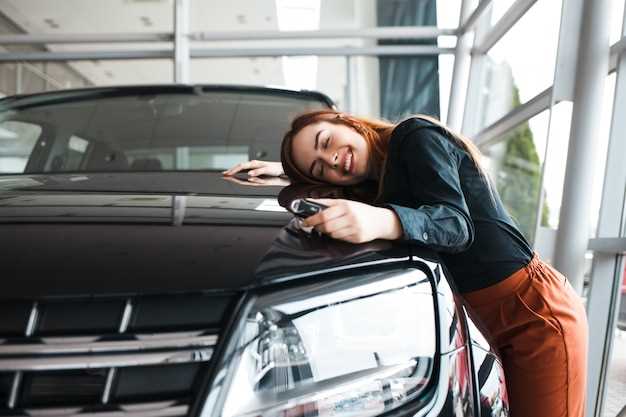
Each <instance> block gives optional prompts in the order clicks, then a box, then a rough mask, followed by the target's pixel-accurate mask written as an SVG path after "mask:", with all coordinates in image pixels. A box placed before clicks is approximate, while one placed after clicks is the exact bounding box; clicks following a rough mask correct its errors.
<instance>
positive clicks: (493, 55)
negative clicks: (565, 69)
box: [474, 0, 561, 131]
mask: <svg viewBox="0 0 626 417" xmlns="http://www.w3.org/2000/svg"><path fill="white" fill-rule="evenodd" d="M501 3H502V2H498V1H496V2H495V4H494V8H495V9H496V10H498V9H499V8H501V6H502V5H501ZM504 3H507V2H504ZM495 6H497V7H495ZM560 14H561V2H560V1H553V0H539V1H537V2H536V3H535V4H534V5H533V6H532V7H531V8H530V9H529V10H528V11H527V12H526V13H525V14H524V15H523V16H522V18H521V19H520V20H519V21H518V22H516V23H515V25H514V26H513V27H512V28H511V29H510V30H509V31H508V32H507V33H506V34H505V35H504V36H503V37H502V38H501V39H500V40H499V41H498V42H497V43H496V44H495V45H494V46H493V47H492V48H491V49H490V50H489V51H488V52H487V54H486V56H485V57H484V59H483V64H482V71H481V72H482V74H480V85H481V88H480V98H479V101H478V103H477V104H478V109H477V111H478V113H479V117H478V120H477V122H476V126H475V127H474V129H475V130H476V131H478V130H480V129H482V128H484V127H486V126H488V125H490V124H491V123H493V122H495V121H496V120H498V119H499V118H501V117H502V116H504V115H505V114H507V113H508V112H510V111H511V110H513V109H514V108H516V107H518V106H519V105H521V104H523V103H526V102H527V101H529V100H530V99H532V98H533V97H535V96H536V95H537V94H539V93H540V92H542V91H543V90H545V89H546V88H548V87H550V86H551V85H552V81H553V79H554V68H555V63H556V51H557V43H558V35H559V23H560ZM478 41H479V42H480V39H479V40H478Z"/></svg>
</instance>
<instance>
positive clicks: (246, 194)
mask: <svg viewBox="0 0 626 417" xmlns="http://www.w3.org/2000/svg"><path fill="white" fill-rule="evenodd" d="M139 190H141V192H140V191H139ZM279 190H280V187H252V186H246V185H240V184H236V183H233V182H230V181H226V180H224V179H223V178H222V177H221V175H220V174H218V173H210V172H205V173H166V174H165V173H137V174H123V173H109V174H76V175H69V174H68V175H32V176H3V177H0V246H1V247H2V248H3V249H2V251H1V254H0V262H2V265H3V278H4V279H3V287H4V288H3V291H2V292H0V294H1V295H0V297H3V298H31V297H47V296H57V295H95V294H98V295H102V294H147V293H154V294H158V293H172V292H187V291H231V290H238V289H243V288H249V287H253V286H259V285H266V284H268V283H274V282H276V281H284V280H288V279H295V278H299V277H303V276H306V275H312V274H315V273H320V272H323V271H336V270H337V269H345V268H346V267H354V266H358V265H369V264H371V263H376V262H381V261H384V262H390V261H391V262H393V261H396V260H397V261H402V260H406V259H407V257H408V255H409V248H408V247H406V246H404V245H399V244H392V243H391V242H388V241H375V242H371V243H368V244H363V245H353V244H349V243H345V242H339V241H335V240H332V239H330V238H327V237H324V236H316V235H310V234H307V233H304V232H302V231H301V230H299V228H298V227H297V224H296V221H295V219H294V218H293V216H292V215H291V214H290V213H288V212H287V211H285V210H284V209H283V208H282V207H280V206H279V205H278V203H277V195H278V191H279Z"/></svg>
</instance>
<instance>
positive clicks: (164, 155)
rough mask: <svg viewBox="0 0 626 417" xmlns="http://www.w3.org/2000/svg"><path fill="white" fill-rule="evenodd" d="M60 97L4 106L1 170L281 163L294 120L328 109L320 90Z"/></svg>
mask: <svg viewBox="0 0 626 417" xmlns="http://www.w3.org/2000/svg"><path fill="white" fill-rule="evenodd" d="M154 90H155V91H158V89H154ZM59 97H61V99H60V98H59ZM62 98H63V95H58V96H55V97H54V99H53V100H45V99H42V100H40V102H39V103H37V102H35V103H34V104H33V102H32V100H30V102H29V103H28V105H25V104H23V103H22V104H20V103H21V102H20V99H17V100H14V101H13V102H11V101H9V102H8V103H9V104H8V105H4V106H0V109H1V110H0V174H21V173H28V174H33V173H47V172H111V171H115V172H124V171H181V170H182V171H185V170H223V169H227V168H229V167H231V166H233V165H234V164H236V163H239V162H242V161H247V160H249V159H265V160H279V159H280V155H279V148H280V141H281V139H282V136H283V134H284V133H285V131H286V130H287V129H288V127H289V123H290V121H291V119H292V118H293V117H294V116H295V115H297V114H299V113H303V112H305V111H309V110H314V109H319V108H323V107H328V104H327V103H326V102H324V101H322V100H321V99H320V98H318V97H316V96H314V95H306V94H296V93H289V94H287V93H285V92H280V91H278V90H270V89H268V90H267V91H262V90H261V91H250V92H247V91H245V90H236V91H208V92H207V91H201V92H200V93H197V92H196V93H188V94H186V93H185V92H174V93H172V92H168V93H156V94H155V93H152V92H151V93H149V94H148V93H146V89H144V90H142V93H140V94H127V95H120V94H119V92H118V94H116V95H115V96H112V95H109V96H107V95H103V94H80V95H71V94H68V98H67V99H66V100H63V99H62ZM22 101H26V100H22ZM5 103H6V102H5ZM3 104H4V103H3Z"/></svg>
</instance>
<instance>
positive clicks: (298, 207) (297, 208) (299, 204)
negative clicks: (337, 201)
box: [289, 198, 328, 219]
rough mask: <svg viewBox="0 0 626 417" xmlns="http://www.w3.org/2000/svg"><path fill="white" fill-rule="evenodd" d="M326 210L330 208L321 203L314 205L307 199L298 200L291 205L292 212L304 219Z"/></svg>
mask: <svg viewBox="0 0 626 417" xmlns="http://www.w3.org/2000/svg"><path fill="white" fill-rule="evenodd" d="M325 208H328V206H325V205H324V204H320V203H314V202H312V201H309V200H307V199H305V198H297V199H295V200H293V201H292V202H291V204H290V205H289V209H290V210H291V212H292V213H293V214H295V215H296V216H298V217H300V218H303V219H306V218H307V217H309V216H312V215H314V214H316V213H319V212H320V211H322V210H324V209H325Z"/></svg>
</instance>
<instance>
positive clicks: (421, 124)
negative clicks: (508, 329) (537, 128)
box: [380, 117, 533, 292]
mask: <svg viewBox="0 0 626 417" xmlns="http://www.w3.org/2000/svg"><path fill="white" fill-rule="evenodd" d="M380 201H381V202H382V203H384V204H385V205H386V206H387V207H389V208H391V209H393V210H394V211H395V212H396V214H397V215H398V217H399V218H400V222H401V223H402V228H403V230H404V239H405V240H408V241H412V242H415V243H417V244H422V245H426V246H428V247H430V248H432V249H434V250H436V251H437V252H439V253H440V255H441V257H442V260H443V262H444V264H445V266H446V267H447V269H448V270H449V271H450V273H451V274H452V279H453V280H454V281H455V283H456V285H457V287H458V289H459V291H461V292H468V291H474V290H478V289H481V288H485V287H488V286H490V285H492V284H495V283H497V282H499V281H502V280H503V279H505V278H506V277H508V276H509V275H511V274H512V273H513V272H515V271H517V270H518V269H520V268H521V267H523V266H524V265H526V264H528V262H529V261H530V259H531V258H532V254H533V251H532V249H531V247H530V245H529V244H528V242H527V241H526V239H525V238H524V236H523V235H522V233H521V232H520V231H519V229H518V228H517V226H516V225H515V222H514V221H513V220H512V219H511V217H510V216H509V214H508V213H507V211H506V209H505V208H504V206H503V204H502V201H501V200H500V197H499V196H498V194H497V191H496V190H495V187H493V186H492V187H490V186H489V181H488V180H487V179H486V177H485V176H484V175H483V174H482V173H481V171H480V170H479V169H478V168H477V166H476V164H475V163H474V161H473V160H472V158H471V157H470V155H469V154H468V153H467V151H465V150H464V149H463V148H462V147H460V146H459V145H457V144H456V143H455V141H454V139H453V138H451V137H450V136H449V134H448V133H447V132H446V131H445V130H444V129H442V128H441V127H439V126H437V125H435V124H433V123H431V122H429V121H426V120H424V119H419V118H416V117H413V118H410V119H408V120H405V121H403V122H402V123H400V124H399V125H398V126H396V128H395V129H394V130H393V133H392V135H391V139H390V142H389V149H388V156H387V163H386V166H385V173H384V177H383V189H382V194H381V197H380Z"/></svg>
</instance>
